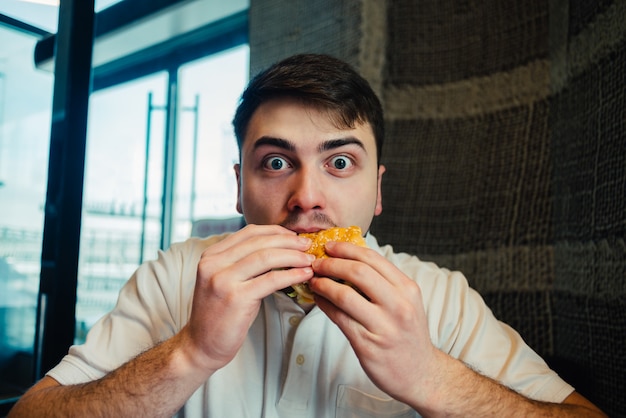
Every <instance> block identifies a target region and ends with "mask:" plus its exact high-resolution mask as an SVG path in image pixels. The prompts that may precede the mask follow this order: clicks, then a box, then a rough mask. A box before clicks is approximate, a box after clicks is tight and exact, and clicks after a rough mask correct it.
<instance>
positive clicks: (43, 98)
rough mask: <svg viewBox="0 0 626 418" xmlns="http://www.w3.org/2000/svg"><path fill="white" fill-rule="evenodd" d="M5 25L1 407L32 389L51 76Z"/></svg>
mask: <svg viewBox="0 0 626 418" xmlns="http://www.w3.org/2000/svg"><path fill="white" fill-rule="evenodd" d="M36 41H37V39H36V38H35V37H33V36H31V35H26V34H23V33H18V32H16V31H14V30H11V29H8V28H4V27H2V26H0V403H1V401H2V400H6V399H10V398H12V397H15V396H17V395H18V394H20V393H21V391H22V390H23V389H24V388H26V387H28V386H30V385H31V384H32V377H33V362H32V358H33V346H34V341H35V322H36V314H35V312H36V308H37V292H38V290H39V271H40V259H41V244H42V236H43V217H44V213H43V204H44V202H45V198H46V184H47V166H48V165H47V161H48V145H49V141H50V118H51V105H52V88H53V76H52V74H49V73H44V72H41V71H37V70H35V69H34V68H33V62H32V54H33V48H34V46H35V42H36Z"/></svg>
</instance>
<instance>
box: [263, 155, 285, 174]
mask: <svg viewBox="0 0 626 418" xmlns="http://www.w3.org/2000/svg"><path fill="white" fill-rule="evenodd" d="M263 167H265V168H266V169H268V170H272V171H280V170H284V169H286V168H288V167H289V163H288V162H287V160H285V159H284V158H281V157H276V156H274V157H269V158H267V159H266V160H265V161H264V162H263Z"/></svg>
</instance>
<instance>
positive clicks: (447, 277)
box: [380, 246, 574, 402]
mask: <svg viewBox="0 0 626 418" xmlns="http://www.w3.org/2000/svg"><path fill="white" fill-rule="evenodd" d="M380 251H381V253H382V254H383V255H385V257H387V258H388V259H389V260H390V261H392V262H393V263H394V264H396V265H397V266H398V267H399V268H400V269H401V270H402V271H404V272H405V274H407V275H408V276H409V277H412V278H413V279H414V280H416V281H417V283H418V284H419V285H420V288H421V291H422V296H423V300H424V307H425V309H426V315H427V318H428V325H429V331H430V337H431V340H432V342H433V344H434V345H435V346H436V347H437V348H439V349H440V350H441V351H443V352H445V353H447V354H449V355H451V356H452V357H455V358H457V359H459V360H461V361H463V362H464V363H465V364H466V365H467V366H469V367H470V368H472V369H473V370H475V371H477V372H478V373H480V374H483V375H485V376H488V377H490V378H492V379H494V380H497V381H498V382H500V383H502V384H503V385H505V386H507V387H509V388H511V389H513V390H515V391H517V392H519V393H521V394H523V395H525V396H527V397H529V398H531V399H536V400H540V401H546V402H562V401H563V400H564V399H565V398H566V397H567V396H568V395H569V394H571V393H572V392H573V391H574V388H573V387H572V386H570V385H569V384H567V383H566V382H565V381H563V380H562V379H561V378H560V377H559V376H558V375H557V374H556V372H554V371H553V370H551V369H550V368H549V367H548V365H547V364H546V363H545V361H544V360H543V359H542V358H541V357H540V356H539V355H538V354H537V353H536V352H535V351H533V350H532V349H531V348H530V347H529V346H528V344H526V343H525V342H524V340H523V339H522V337H521V336H520V335H519V333H518V332H517V331H515V330H514V329H513V328H511V327H510V326H508V325H507V324H505V323H503V322H501V321H499V320H498V319H497V318H496V317H495V316H494V315H493V313H492V311H491V310H490V309H489V307H488V306H487V305H486V304H485V302H484V300H483V299H482V297H481V296H480V295H479V294H478V292H476V291H475V290H474V289H472V288H470V287H469V284H468V282H467V279H466V278H465V276H464V275H463V274H461V273H460V272H451V271H448V270H446V269H443V268H439V267H437V266H436V265H435V264H433V263H427V262H423V261H421V260H419V259H418V258H417V257H414V256H411V255H408V254H404V253H393V251H392V249H391V247H389V246H385V247H382V248H381V249H380Z"/></svg>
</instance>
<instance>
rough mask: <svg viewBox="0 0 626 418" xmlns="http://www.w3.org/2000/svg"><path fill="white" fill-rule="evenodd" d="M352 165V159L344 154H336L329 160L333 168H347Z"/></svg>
mask: <svg viewBox="0 0 626 418" xmlns="http://www.w3.org/2000/svg"><path fill="white" fill-rule="evenodd" d="M352 165H353V163H352V160H351V159H350V158H348V157H346V156H345V155H338V156H336V157H333V158H332V159H331V160H330V167H331V168H333V169H335V170H347V169H348V168H350V167H352Z"/></svg>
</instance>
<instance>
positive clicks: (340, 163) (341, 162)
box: [335, 158, 347, 169]
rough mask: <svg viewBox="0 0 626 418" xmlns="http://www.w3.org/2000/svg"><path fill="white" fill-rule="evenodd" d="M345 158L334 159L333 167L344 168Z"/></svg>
mask: <svg viewBox="0 0 626 418" xmlns="http://www.w3.org/2000/svg"><path fill="white" fill-rule="evenodd" d="M346 165H347V164H346V160H345V159H344V158H337V159H336V160H335V168H339V169H344V168H346Z"/></svg>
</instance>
